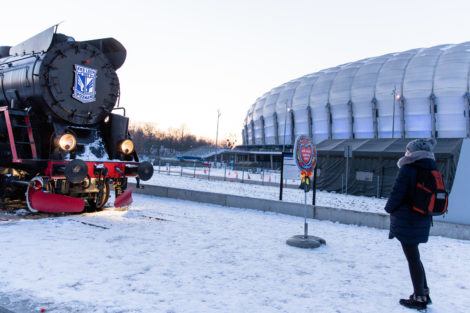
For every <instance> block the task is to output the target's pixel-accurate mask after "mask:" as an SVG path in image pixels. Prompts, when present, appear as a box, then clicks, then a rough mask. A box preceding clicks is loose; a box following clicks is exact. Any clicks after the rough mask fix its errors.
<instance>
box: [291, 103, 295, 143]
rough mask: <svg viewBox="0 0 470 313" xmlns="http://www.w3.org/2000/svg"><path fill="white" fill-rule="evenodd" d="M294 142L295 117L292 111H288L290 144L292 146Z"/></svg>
mask: <svg viewBox="0 0 470 313" xmlns="http://www.w3.org/2000/svg"><path fill="white" fill-rule="evenodd" d="M294 142H295V116H294V110H293V109H291V110H290V143H291V145H292V146H293V145H294Z"/></svg>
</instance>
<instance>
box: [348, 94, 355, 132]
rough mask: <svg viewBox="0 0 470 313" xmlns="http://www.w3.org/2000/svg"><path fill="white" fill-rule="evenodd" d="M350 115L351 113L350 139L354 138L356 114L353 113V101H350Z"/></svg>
mask: <svg viewBox="0 0 470 313" xmlns="http://www.w3.org/2000/svg"><path fill="white" fill-rule="evenodd" d="M348 115H349V139H354V115H353V102H352V101H351V100H349V101H348Z"/></svg>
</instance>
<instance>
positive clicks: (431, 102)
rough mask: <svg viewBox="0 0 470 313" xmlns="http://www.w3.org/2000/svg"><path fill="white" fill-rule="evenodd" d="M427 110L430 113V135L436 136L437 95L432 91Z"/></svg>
mask: <svg viewBox="0 0 470 313" xmlns="http://www.w3.org/2000/svg"><path fill="white" fill-rule="evenodd" d="M429 112H430V113H431V137H432V138H436V137H437V132H436V112H437V97H436V95H435V94H434V93H431V95H430V96H429Z"/></svg>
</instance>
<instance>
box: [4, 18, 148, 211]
mask: <svg viewBox="0 0 470 313" xmlns="http://www.w3.org/2000/svg"><path fill="white" fill-rule="evenodd" d="M56 30H57V26H53V27H51V28H49V29H46V30H45V31H43V32H41V33H39V34H37V35H36V36H34V37H32V38H30V39H28V40H26V41H24V42H22V43H20V44H18V45H16V46H13V47H9V46H8V47H7V46H3V47H0V200H1V201H2V203H8V202H9V201H12V200H16V201H17V200H18V199H23V200H25V201H26V204H27V206H28V208H29V210H31V211H33V212H36V211H42V212H52V213H58V212H81V211H83V210H84V209H85V201H86V202H88V206H87V207H86V208H87V210H91V211H94V210H99V209H101V208H103V206H104V205H105V204H106V202H107V200H108V198H109V195H110V189H111V187H114V189H115V192H116V200H115V203H114V204H115V206H125V205H128V204H130V203H131V202H132V196H131V192H132V190H131V189H130V188H128V186H127V180H128V178H129V177H136V179H137V185H138V184H139V180H148V179H150V178H151V176H152V175H153V167H152V165H151V164H150V163H149V162H139V159H138V156H137V154H136V152H135V150H134V144H133V142H132V140H131V139H130V137H129V133H128V123H129V119H128V118H127V117H125V111H123V112H124V115H120V114H116V113H113V110H116V109H123V108H120V107H116V108H115V105H116V103H117V102H118V99H119V91H120V89H119V80H118V77H117V75H116V70H117V69H118V68H119V67H121V65H122V64H123V63H124V61H125V59H126V50H125V48H124V47H123V46H122V44H121V43H119V42H118V41H117V40H116V39H114V38H104V39H96V40H89V41H75V40H74V39H73V38H72V37H69V36H66V35H63V34H60V33H57V32H56ZM119 112H121V111H119Z"/></svg>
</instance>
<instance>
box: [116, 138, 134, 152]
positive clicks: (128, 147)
mask: <svg viewBox="0 0 470 313" xmlns="http://www.w3.org/2000/svg"><path fill="white" fill-rule="evenodd" d="M119 149H121V152H122V153H124V154H131V153H132V152H133V151H134V143H133V142H132V140H130V139H125V140H123V141H121V143H120V144H119Z"/></svg>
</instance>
